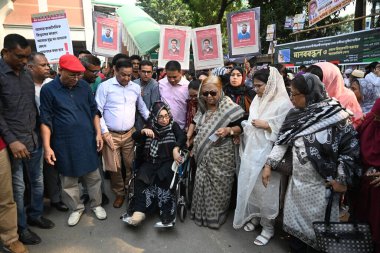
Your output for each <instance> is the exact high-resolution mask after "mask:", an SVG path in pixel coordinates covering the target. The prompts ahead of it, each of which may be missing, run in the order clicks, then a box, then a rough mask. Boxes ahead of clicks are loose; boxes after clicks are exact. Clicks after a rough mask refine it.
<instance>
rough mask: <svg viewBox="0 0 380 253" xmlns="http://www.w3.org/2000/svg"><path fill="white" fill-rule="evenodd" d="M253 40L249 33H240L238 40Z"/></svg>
mask: <svg viewBox="0 0 380 253" xmlns="http://www.w3.org/2000/svg"><path fill="white" fill-rule="evenodd" d="M250 38H251V35H250V34H249V32H246V33H244V34H243V33H239V34H238V40H247V39H250Z"/></svg>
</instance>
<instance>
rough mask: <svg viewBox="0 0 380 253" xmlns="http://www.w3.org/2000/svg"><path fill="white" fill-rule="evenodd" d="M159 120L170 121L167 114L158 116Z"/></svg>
mask: <svg viewBox="0 0 380 253" xmlns="http://www.w3.org/2000/svg"><path fill="white" fill-rule="evenodd" d="M157 118H158V119H159V120H164V119H170V116H169V114H166V115H160V116H158V117H157Z"/></svg>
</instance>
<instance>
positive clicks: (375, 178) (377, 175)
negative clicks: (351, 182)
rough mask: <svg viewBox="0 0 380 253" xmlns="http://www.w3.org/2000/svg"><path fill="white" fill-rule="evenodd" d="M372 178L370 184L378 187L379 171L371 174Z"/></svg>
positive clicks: (379, 184) (379, 182)
mask: <svg viewBox="0 0 380 253" xmlns="http://www.w3.org/2000/svg"><path fill="white" fill-rule="evenodd" d="M371 177H373V178H374V179H373V180H372V181H371V183H370V184H371V185H373V186H374V187H380V172H375V173H372V174H371Z"/></svg>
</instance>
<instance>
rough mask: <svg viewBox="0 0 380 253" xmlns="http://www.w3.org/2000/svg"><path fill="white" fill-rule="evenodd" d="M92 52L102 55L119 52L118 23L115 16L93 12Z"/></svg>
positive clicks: (112, 54)
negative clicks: (93, 33)
mask: <svg viewBox="0 0 380 253" xmlns="http://www.w3.org/2000/svg"><path fill="white" fill-rule="evenodd" d="M94 21H95V22H94V30H95V43H94V52H95V53H97V54H100V55H103V56H110V57H112V56H114V55H115V54H117V53H119V52H120V31H121V30H120V24H119V20H118V18H117V17H114V16H110V15H106V14H102V13H99V12H95V13H94Z"/></svg>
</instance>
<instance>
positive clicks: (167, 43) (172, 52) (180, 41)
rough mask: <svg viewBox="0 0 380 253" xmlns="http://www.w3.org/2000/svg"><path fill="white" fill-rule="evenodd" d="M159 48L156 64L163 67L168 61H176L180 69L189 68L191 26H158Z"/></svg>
mask: <svg viewBox="0 0 380 253" xmlns="http://www.w3.org/2000/svg"><path fill="white" fill-rule="evenodd" d="M160 28H161V29H160V49H159V53H158V66H159V67H161V68H163V67H165V65H166V63H167V62H168V61H172V60H175V61H178V62H179V63H181V67H182V69H188V68H189V59H190V38H191V28H190V27H187V26H168V25H162V26H161V27H160Z"/></svg>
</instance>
